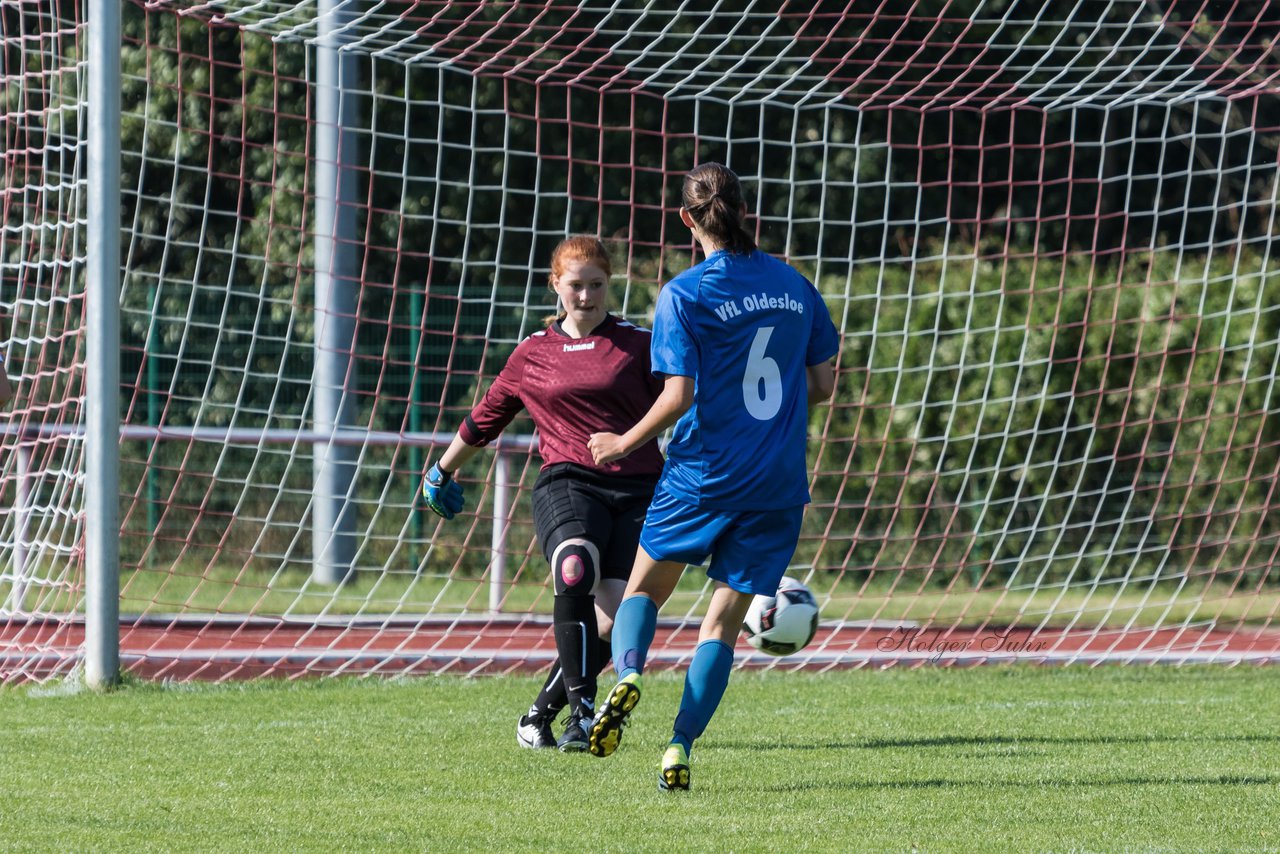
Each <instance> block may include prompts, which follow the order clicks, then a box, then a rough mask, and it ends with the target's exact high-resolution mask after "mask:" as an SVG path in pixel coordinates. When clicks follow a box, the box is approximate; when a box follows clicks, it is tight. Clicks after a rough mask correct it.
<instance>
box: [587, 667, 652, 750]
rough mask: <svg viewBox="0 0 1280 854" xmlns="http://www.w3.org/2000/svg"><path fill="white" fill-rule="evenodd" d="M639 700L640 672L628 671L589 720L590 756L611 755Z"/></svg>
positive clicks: (616, 747)
mask: <svg viewBox="0 0 1280 854" xmlns="http://www.w3.org/2000/svg"><path fill="white" fill-rule="evenodd" d="M638 702H640V674H639V673H628V674H627V675H626V676H624V677H622V678H621V679H619V680H618V684H617V685H614V686H613V690H611V691H610V692H609V696H608V698H607V699H605V701H604V704H603V705H601V706H600V710H599V711H598V712H596V716H595V718H594V719H593V720H592V721H591V734H590V742H589V744H588V745H587V750H589V751H591V755H592V756H601V757H604V756H611V755H613V751H615V750H617V749H618V743H619V742H621V741H622V728H623V727H624V726H626V725H627V718H629V717H630V716H631V710H632V709H634V708H635V707H636V703H638Z"/></svg>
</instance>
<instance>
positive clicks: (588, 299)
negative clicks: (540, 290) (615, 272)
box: [551, 260, 609, 332]
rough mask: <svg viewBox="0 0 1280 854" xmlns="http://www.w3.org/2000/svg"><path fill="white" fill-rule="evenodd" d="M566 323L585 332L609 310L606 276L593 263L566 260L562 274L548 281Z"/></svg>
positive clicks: (607, 279) (602, 318)
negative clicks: (571, 323)
mask: <svg viewBox="0 0 1280 854" xmlns="http://www.w3.org/2000/svg"><path fill="white" fill-rule="evenodd" d="M551 286H552V288H553V289H554V290H555V292H556V296H558V297H559V298H560V305H561V307H562V308H563V309H564V311H565V313H566V315H567V318H566V319H568V320H572V321H573V322H574V324H575V325H576V326H578V327H580V328H582V331H583V332H588V331H590V330H591V329H592V328H594V327H595V325H596V324H597V323H599V322H600V321H602V320H604V316H605V313H606V312H607V311H608V310H609V300H608V297H609V277H608V275H606V274H605V271H604V270H603V269H602V268H601V267H600V266H599V265H598V264H596V263H594V262H591V261H578V260H567V261H565V262H564V272H562V273H561V274H560V275H559V276H557V277H556V278H555V280H554V281H553V282H552V285H551Z"/></svg>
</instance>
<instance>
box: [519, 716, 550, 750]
mask: <svg viewBox="0 0 1280 854" xmlns="http://www.w3.org/2000/svg"><path fill="white" fill-rule="evenodd" d="M554 719H555V715H523V716H522V717H521V718H520V722H519V723H517V724H516V741H517V742H518V743H519V744H520V746H521V747H527V748H530V749H531V750H538V749H542V748H547V747H555V746H556V737H555V735H553V734H552V732H551V721H552V720H554Z"/></svg>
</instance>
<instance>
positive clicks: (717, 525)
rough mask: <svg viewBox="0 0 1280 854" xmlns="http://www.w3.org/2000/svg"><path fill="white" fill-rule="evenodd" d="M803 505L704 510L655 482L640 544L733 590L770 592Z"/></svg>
mask: <svg viewBox="0 0 1280 854" xmlns="http://www.w3.org/2000/svg"><path fill="white" fill-rule="evenodd" d="M803 518H804V505H801V506H799V507H787V508H784V509H782V510H709V509H704V508H701V507H698V506H696V505H694V504H689V503H688V502H686V501H682V500H680V499H679V498H676V497H675V496H673V495H671V494H670V493H668V492H667V491H666V490H665V489H663V488H662V486H661V485H659V486H658V490H657V492H655V493H654V496H653V503H651V504H650V505H649V512H648V514H647V515H646V516H645V520H644V530H642V531H641V532H640V547H641V548H643V549H644V550H645V552H647V553H648V555H649V556H650V557H651V558H653V559H654V560H670V561H675V562H676V563H686V564H694V565H701V564H702V562H703V561H705V560H706V559H707V555H710V556H711V565H710V566H708V567H707V575H708V576H709V577H710V578H713V579H715V580H716V581H721V582H724V583H725V584H727V585H729V586H730V587H732V588H733V589H734V590H737V591H738V592H739V593H754V594H757V595H761V596H772V595H773V594H774V593H777V592H778V583H779V582H780V581H782V576H783V575H784V574H785V573H786V571H787V565H788V564H789V563H790V562H791V556H792V555H793V554H795V551H796V543H797V542H798V541H799V539H800V521H801V520H802V519H803Z"/></svg>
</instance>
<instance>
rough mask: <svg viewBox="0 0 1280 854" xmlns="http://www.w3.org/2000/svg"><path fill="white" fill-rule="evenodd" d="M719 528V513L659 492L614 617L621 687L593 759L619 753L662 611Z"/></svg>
mask: <svg viewBox="0 0 1280 854" xmlns="http://www.w3.org/2000/svg"><path fill="white" fill-rule="evenodd" d="M719 529H720V528H719V526H718V524H717V522H716V519H715V514H707V513H705V512H704V511H700V510H699V509H698V508H697V507H695V506H693V505H690V504H686V503H685V502H683V501H680V500H679V499H676V498H673V497H672V496H670V495H667V494H665V493H664V492H663V491H662V490H661V488H659V490H658V492H657V493H656V494H655V496H654V499H653V503H652V504H650V505H649V511H648V515H647V516H646V518H645V523H644V530H643V532H642V534H641V536H640V548H639V549H638V550H637V552H636V560H635V565H634V567H633V569H632V571H631V578H630V579H629V580H628V581H627V592H626V596H625V597H624V598H623V600H622V604H620V605H619V606H618V613H617V614H616V615H615V616H614V623H613V668H614V670H615V671H617V673H618V682H617V684H616V685H614V686H613V688H612V689H611V690H610V691H609V695H608V696H607V697H606V699H605V701H604V703H603V704H601V706H600V710H599V711H598V712H596V717H595V720H594V721H592V723H591V745H590V747H589V748H588V749H589V750H590V751H591V753H592V755H594V756H609V755H611V754H612V753H613V752H614V750H616V749H617V747H618V742H619V741H620V740H621V738H622V728H623V727H624V726H626V723H627V719H628V718H629V717H630V715H631V712H632V711H633V710H634V709H635V706H636V703H638V702H639V701H640V676H641V674H642V673H643V671H644V666H645V661H646V659H647V658H648V654H649V647H650V645H651V644H652V643H653V638H654V634H655V632H656V631H657V625H658V609H659V608H660V607H661V606H662V605H663V604H664V603H665V602H666V601H667V599H669V598H670V596H671V594H672V592H673V591H674V590H675V588H676V584H677V583H678V582H679V581H680V576H681V574H682V573H683V572H684V567H685V565H686V564H689V563H701V562H702V561H703V560H704V559H705V558H706V556H707V554H708V553H709V552H710V550H711V544H712V543H714V541H715V537H716V534H717V532H718V530H719Z"/></svg>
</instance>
